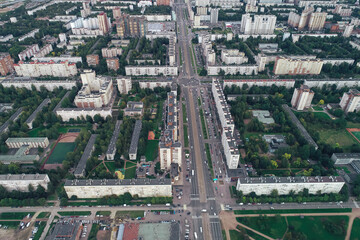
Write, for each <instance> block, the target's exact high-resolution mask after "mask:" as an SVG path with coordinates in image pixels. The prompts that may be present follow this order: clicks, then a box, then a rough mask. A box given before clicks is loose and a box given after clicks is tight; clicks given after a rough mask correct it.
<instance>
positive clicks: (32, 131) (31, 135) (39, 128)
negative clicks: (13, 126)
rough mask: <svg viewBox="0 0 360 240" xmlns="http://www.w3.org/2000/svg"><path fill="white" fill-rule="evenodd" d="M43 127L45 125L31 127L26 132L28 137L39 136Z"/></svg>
mask: <svg viewBox="0 0 360 240" xmlns="http://www.w3.org/2000/svg"><path fill="white" fill-rule="evenodd" d="M44 129H45V127H38V128H34V129H32V130H31V131H29V132H28V134H29V137H40V136H39V132H40V131H42V130H44Z"/></svg>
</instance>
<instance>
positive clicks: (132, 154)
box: [129, 120, 142, 160]
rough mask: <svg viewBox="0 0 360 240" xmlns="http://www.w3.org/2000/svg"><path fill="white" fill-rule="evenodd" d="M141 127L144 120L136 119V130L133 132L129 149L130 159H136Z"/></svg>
mask: <svg viewBox="0 0 360 240" xmlns="http://www.w3.org/2000/svg"><path fill="white" fill-rule="evenodd" d="M141 127H142V121H141V120H136V122H135V127H134V131H133V134H132V137H131V144H130V149H129V159H130V160H136V156H137V149H138V144H139V137H140V132H141Z"/></svg>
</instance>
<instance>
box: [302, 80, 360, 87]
mask: <svg viewBox="0 0 360 240" xmlns="http://www.w3.org/2000/svg"><path fill="white" fill-rule="evenodd" d="M304 84H305V85H307V86H308V87H310V88H312V87H318V88H322V87H323V86H324V85H328V86H331V85H336V88H337V89H340V88H343V87H360V82H359V81H358V80H357V79H352V80H351V79H306V80H305V81H304Z"/></svg>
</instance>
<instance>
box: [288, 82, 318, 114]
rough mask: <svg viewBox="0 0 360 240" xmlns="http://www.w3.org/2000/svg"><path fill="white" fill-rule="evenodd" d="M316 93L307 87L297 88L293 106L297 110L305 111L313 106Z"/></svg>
mask: <svg viewBox="0 0 360 240" xmlns="http://www.w3.org/2000/svg"><path fill="white" fill-rule="evenodd" d="M314 95H315V93H314V92H313V91H311V89H310V88H309V87H308V86H306V85H301V87H300V88H295V90H294V94H293V96H292V99H291V106H292V107H293V108H295V109H296V110H304V109H306V108H309V107H310V106H311V101H312V99H313V97H314Z"/></svg>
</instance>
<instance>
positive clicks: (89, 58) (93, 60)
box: [86, 54, 99, 66]
mask: <svg viewBox="0 0 360 240" xmlns="http://www.w3.org/2000/svg"><path fill="white" fill-rule="evenodd" d="M86 62H87V64H88V65H89V66H97V65H98V64H99V55H97V54H91V55H86Z"/></svg>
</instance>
